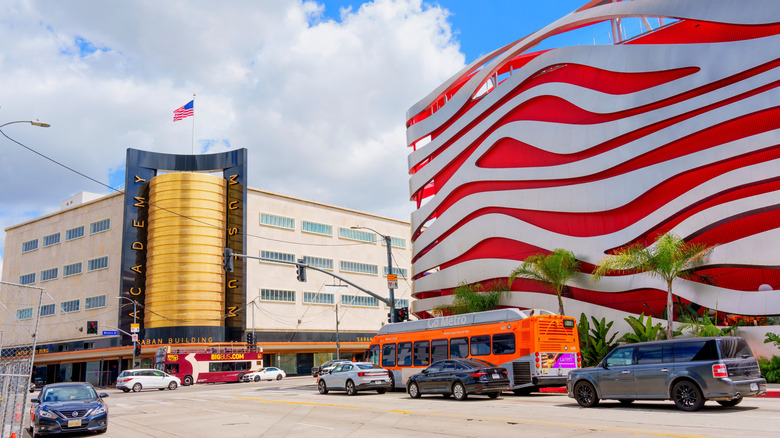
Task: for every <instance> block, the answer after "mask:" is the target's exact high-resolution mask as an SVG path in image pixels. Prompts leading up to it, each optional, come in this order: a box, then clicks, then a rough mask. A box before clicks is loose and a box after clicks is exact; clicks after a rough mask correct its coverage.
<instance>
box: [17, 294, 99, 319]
mask: <svg viewBox="0 0 780 438" xmlns="http://www.w3.org/2000/svg"><path fill="white" fill-rule="evenodd" d="M100 307H106V296H105V295H97V296H94V297H87V298H84V310H90V309H97V308H100ZM80 308H81V300H80V299H78V300H70V301H63V302H61V303H60V313H71V312H78V311H79V310H80ZM56 311H57V309H56V306H55V305H54V304H45V305H43V306H41V316H51V315H54V314H56V313H57V312H56ZM32 317H33V308H32V307H27V308H25V309H19V310H17V311H16V318H17V319H19V320H24V319H32Z"/></svg>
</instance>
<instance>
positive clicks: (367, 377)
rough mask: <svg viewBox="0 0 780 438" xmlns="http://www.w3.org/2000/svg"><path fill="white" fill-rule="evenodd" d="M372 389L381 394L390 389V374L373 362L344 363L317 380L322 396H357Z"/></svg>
mask: <svg viewBox="0 0 780 438" xmlns="http://www.w3.org/2000/svg"><path fill="white" fill-rule="evenodd" d="M371 389H375V390H376V392H378V393H380V394H384V393H385V392H387V390H388V389H390V372H389V371H387V370H386V369H384V368H382V367H380V366H379V365H376V364H374V363H371V362H342V363H339V364H337V365H336V367H335V368H333V369H332V370H330V371H329V372H327V373H325V374H322V375H321V376H320V377H319V378H318V379H317V390H319V392H320V394H327V393H328V391H346V393H347V395H355V394H357V392H358V391H366V390H371Z"/></svg>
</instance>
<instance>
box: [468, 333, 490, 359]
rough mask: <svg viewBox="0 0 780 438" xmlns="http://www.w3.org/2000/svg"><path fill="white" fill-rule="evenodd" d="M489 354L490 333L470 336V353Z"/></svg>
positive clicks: (476, 354)
mask: <svg viewBox="0 0 780 438" xmlns="http://www.w3.org/2000/svg"><path fill="white" fill-rule="evenodd" d="M488 354H490V335H482V336H472V337H471V355H472V356H487V355H488Z"/></svg>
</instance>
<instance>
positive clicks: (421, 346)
mask: <svg viewBox="0 0 780 438" xmlns="http://www.w3.org/2000/svg"><path fill="white" fill-rule="evenodd" d="M430 351H431V344H430V342H428V341H418V342H415V343H414V366H416V367H427V366H428V364H429V363H430V361H429V359H430V356H429V354H430Z"/></svg>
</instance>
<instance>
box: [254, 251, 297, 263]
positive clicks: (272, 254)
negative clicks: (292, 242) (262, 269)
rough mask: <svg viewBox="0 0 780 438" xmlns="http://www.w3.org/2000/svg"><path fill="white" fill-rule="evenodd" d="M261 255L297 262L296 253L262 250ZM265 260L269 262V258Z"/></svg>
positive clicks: (266, 257) (265, 257) (282, 260)
mask: <svg viewBox="0 0 780 438" xmlns="http://www.w3.org/2000/svg"><path fill="white" fill-rule="evenodd" d="M260 257H262V258H264V259H272V260H278V261H281V262H293V263H295V254H288V253H286V252H275V251H260ZM263 261H264V262H267V261H268V260H263Z"/></svg>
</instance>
